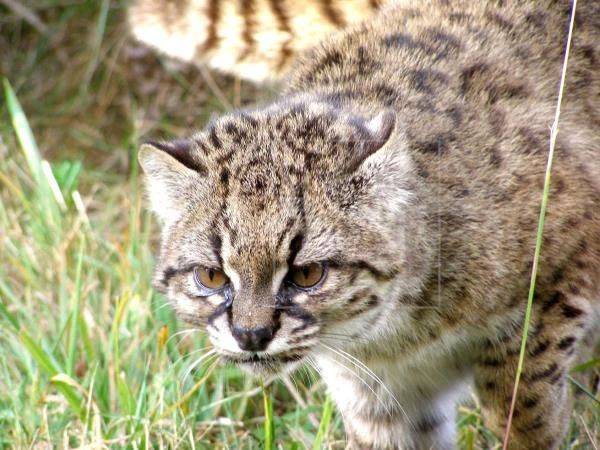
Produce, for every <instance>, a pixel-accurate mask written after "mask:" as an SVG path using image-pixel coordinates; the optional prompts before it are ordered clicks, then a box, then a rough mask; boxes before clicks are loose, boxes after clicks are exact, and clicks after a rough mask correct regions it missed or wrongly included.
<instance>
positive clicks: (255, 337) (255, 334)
mask: <svg viewBox="0 0 600 450" xmlns="http://www.w3.org/2000/svg"><path fill="white" fill-rule="evenodd" d="M231 333H232V334H233V337H234V338H235V340H236V341H237V343H238V345H239V346H240V348H241V349H242V350H246V351H247V352H259V351H262V350H265V349H266V348H267V346H268V345H269V342H271V340H272V339H273V334H274V330H273V327H261V328H241V327H238V326H234V327H233V328H232V330H231Z"/></svg>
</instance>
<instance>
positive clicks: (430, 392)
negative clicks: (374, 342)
mask: <svg viewBox="0 0 600 450" xmlns="http://www.w3.org/2000/svg"><path fill="white" fill-rule="evenodd" d="M390 345H392V343H390ZM390 353H393V352H387V355H386V357H385V358H382V357H370V358H369V357H367V356H365V355H356V356H355V355H351V354H350V353H345V352H344V353H342V352H340V353H339V354H321V355H319V356H317V358H316V359H317V361H318V365H319V368H320V371H321V374H322V376H323V377H324V378H325V379H326V381H328V380H335V383H330V382H329V381H328V383H327V384H328V385H329V387H330V390H331V393H332V395H333V396H334V397H335V398H336V401H337V402H338V404H340V406H341V405H342V404H343V405H344V409H350V410H352V409H364V408H368V407H370V406H369V405H378V406H375V407H376V408H379V407H381V408H384V406H383V405H388V407H394V405H397V404H398V403H399V404H402V406H403V408H409V409H410V408H413V407H414V408H419V405H420V403H422V402H424V401H428V400H430V401H432V402H436V401H439V399H440V398H444V397H445V396H446V395H447V393H449V392H459V393H460V392H462V393H463V394H464V393H465V392H467V391H468V386H469V385H470V383H471V377H472V375H471V369H470V367H471V361H470V360H471V357H470V354H472V352H471V351H470V346H469V345H468V344H467V343H464V342H463V341H461V340H460V339H459V338H458V337H454V336H448V337H446V339H441V340H439V341H435V342H431V343H430V344H429V345H426V346H424V347H423V348H420V349H419V350H418V351H415V352H412V353H410V354H402V352H401V351H399V352H398V354H397V355H396V356H397V357H395V358H390V357H389V356H390Z"/></svg>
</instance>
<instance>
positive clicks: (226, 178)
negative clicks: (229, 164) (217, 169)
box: [219, 168, 229, 184]
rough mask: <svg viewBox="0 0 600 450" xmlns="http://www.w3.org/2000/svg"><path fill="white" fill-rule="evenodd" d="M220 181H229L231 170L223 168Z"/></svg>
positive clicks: (223, 182)
mask: <svg viewBox="0 0 600 450" xmlns="http://www.w3.org/2000/svg"><path fill="white" fill-rule="evenodd" d="M219 181H221V183H222V184H227V182H228V181H229V170H227V169H226V168H223V169H221V174H220V175H219Z"/></svg>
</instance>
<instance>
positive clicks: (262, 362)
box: [225, 355, 304, 377]
mask: <svg viewBox="0 0 600 450" xmlns="http://www.w3.org/2000/svg"><path fill="white" fill-rule="evenodd" d="M303 360H304V355H294V357H289V356H288V357H285V358H283V357H278V356H269V355H267V356H256V355H255V356H251V357H247V358H232V357H229V356H228V357H225V361H227V362H229V363H233V364H235V365H236V366H238V367H239V368H240V369H242V370H243V371H244V372H246V373H248V374H250V375H254V376H262V377H268V376H274V375H278V374H284V373H289V372H292V371H293V370H295V369H296V368H297V367H298V366H300V365H301V364H302V361H303Z"/></svg>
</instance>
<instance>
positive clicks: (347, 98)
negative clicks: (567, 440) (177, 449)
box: [140, 0, 600, 449]
mask: <svg viewBox="0 0 600 450" xmlns="http://www.w3.org/2000/svg"><path fill="white" fill-rule="evenodd" d="M397 3H398V4H397V5H396V6H395V7H393V8H390V9H389V10H387V11H385V14H382V15H380V16H378V17H376V18H375V19H373V20H372V21H370V22H366V23H363V24H361V25H358V26H356V27H354V28H351V29H350V30H348V31H346V32H344V33H343V34H341V35H338V36H334V37H331V38H329V39H327V40H325V41H324V42H323V43H322V44H321V45H319V46H317V47H316V48H314V49H312V50H310V51H309V52H308V53H306V54H305V55H304V56H302V57H301V58H300V60H299V62H298V63H297V65H296V66H295V68H294V69H292V71H291V74H290V78H289V81H288V83H287V87H286V88H285V90H284V91H283V92H282V94H281V96H280V97H279V99H277V100H276V101H274V102H273V103H272V104H270V105H267V106H264V107H259V108H256V109H248V110H243V111H238V112H236V113H233V114H229V115H226V116H224V117H222V118H219V119H217V120H215V121H214V122H212V123H211V124H210V125H209V126H208V127H207V128H206V129H205V130H203V131H201V132H199V133H197V134H195V135H193V136H191V137H190V138H188V139H187V140H179V141H175V142H172V143H161V144H156V145H153V146H152V145H148V146H144V147H143V148H142V150H141V153H140V161H141V163H142V166H143V167H144V170H145V172H146V173H147V177H148V187H149V192H150V197H151V205H152V208H153V209H154V210H155V212H156V213H157V215H158V216H159V217H160V218H161V219H162V221H163V223H164V226H163V240H162V247H161V251H160V255H159V258H158V264H157V271H156V273H157V276H156V283H157V286H158V287H159V288H160V289H161V290H163V291H164V292H166V293H167V295H168V297H169V299H170V301H171V303H172V304H173V306H174V308H175V310H176V311H177V312H178V313H179V314H180V315H181V316H182V317H183V318H185V319H187V320H189V321H191V322H193V323H196V324H206V326H207V329H208V332H209V335H210V338H211V340H212V342H213V344H214V346H215V348H216V349H217V350H218V351H219V353H220V354H222V355H224V357H225V358H226V359H231V360H234V361H238V362H239V363H240V364H241V365H242V366H243V367H245V368H246V369H248V370H250V371H253V372H254V373H257V372H272V371H274V370H285V369H290V368H293V367H295V366H296V365H297V364H300V363H302V362H306V361H309V362H311V361H312V362H313V363H314V364H316V365H317V367H318V369H319V371H320V372H321V374H322V376H323V378H324V380H325V382H326V383H327V385H328V387H329V390H330V391H331V393H332V395H333V397H334V398H335V400H336V403H337V405H338V407H339V409H340V411H341V413H342V415H343V418H344V423H345V426H346V431H347V434H348V440H349V443H350V445H351V446H352V447H353V448H357V449H367V448H372V449H392V448H402V449H429V448H435V449H451V448H453V447H454V432H455V431H454V428H455V427H454V414H455V407H454V405H455V402H456V401H458V400H459V399H460V398H461V396H462V395H463V394H464V393H465V392H468V389H469V385H470V384H471V383H472V384H473V385H474V387H475V390H476V392H477V393H478V395H479V398H480V400H481V404H482V408H483V412H484V415H485V421H486V424H487V425H488V426H489V427H490V428H491V429H492V430H494V431H496V432H497V433H498V434H499V435H501V434H502V433H503V429H504V427H505V426H506V419H507V415H508V408H509V406H510V396H511V393H512V385H513V380H514V376H515V370H516V366H517V360H518V354H519V345H520V339H521V329H522V326H523V319H524V311H525V304H526V299H527V292H528V284H529V276H530V273H531V269H532V256H533V250H534V247H535V236H536V227H537V220H538V214H539V208H540V199H541V193H542V189H543V181H544V171H545V167H546V162H547V154H548V153H547V149H548V137H549V126H550V124H551V121H552V118H553V112H554V108H555V104H556V94H557V88H558V82H559V79H560V72H561V64H562V56H563V50H564V42H565V30H566V26H567V24H568V19H569V10H570V5H569V3H568V2H566V1H550V0H548V1H544V0H540V1H536V2H533V1H532V2H522V1H510V0H508V1H503V2H466V1H465V2H460V1H457V2H446V1H442V0H434V1H431V2H423V1H414V2H413V1H408V0H407V1H399V2H397ZM599 43H600V7H599V5H598V3H597V2H582V3H580V4H579V10H578V15H577V18H576V21H575V34H574V41H573V48H572V53H571V59H570V61H569V71H568V76H567V84H566V94H565V98H564V99H563V105H562V114H561V121H560V130H561V132H560V134H559V136H558V141H557V147H556V154H555V161H554V167H553V174H552V183H551V191H550V201H549V208H548V212H547V217H546V227H545V232H544V236H545V237H544V241H543V246H542V253H541V259H540V264H539V268H538V283H537V290H536V298H535V302H534V310H533V318H532V328H533V329H532V332H531V336H530V340H529V344H528V347H527V357H526V360H525V368H524V372H523V378H522V383H521V388H520V391H519V397H518V399H517V403H516V410H515V416H514V421H513V427H512V432H511V441H510V442H511V447H510V448H512V449H541V448H543V449H556V448H558V446H559V445H560V442H561V439H562V438H563V436H564V433H565V429H566V426H567V421H568V420H567V419H568V416H569V411H570V392H569V386H568V384H567V382H566V376H567V373H568V371H569V368H570V367H571V366H572V365H573V364H574V362H575V361H576V360H577V358H578V356H579V355H581V354H582V352H583V351H584V350H585V348H584V347H585V345H582V343H583V342H586V341H589V339H590V336H592V333H593V328H594V325H597V324H598V323H599V317H600V135H599V133H598V129H599V125H600V97H599V94H600V65H599V63H598V61H599V58H600V55H599V49H600V45H599ZM309 262H324V263H326V264H327V267H328V273H327V276H326V278H325V280H324V281H323V282H322V284H320V285H319V286H317V287H316V288H314V289H311V290H307V291H300V290H298V289H294V288H291V287H290V286H289V285H288V284H287V283H286V282H285V274H286V272H287V271H288V270H289V268H290V266H293V265H296V266H297V265H303V264H306V263H309ZM197 265H200V266H209V267H216V268H221V269H223V270H224V271H225V273H226V274H227V275H228V276H229V278H230V280H231V284H230V286H229V287H228V288H227V289H226V290H225V291H224V292H223V293H221V294H218V295H213V296H209V297H200V296H198V295H197V293H196V292H195V287H194V284H193V280H192V279H191V277H190V271H191V268H193V267H194V266H197ZM235 326H242V327H245V328H249V329H262V328H265V327H268V328H269V329H270V330H272V336H271V337H272V339H271V342H270V343H269V346H268V347H267V348H266V349H265V350H264V351H259V352H246V351H243V350H241V349H240V347H239V345H238V343H237V342H236V339H235V338H234V337H233V336H232V332H231V329H232V328H233V327H235ZM596 328H597V326H596Z"/></svg>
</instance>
